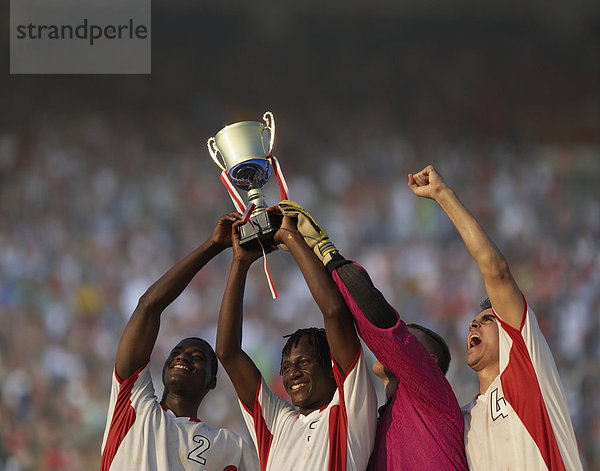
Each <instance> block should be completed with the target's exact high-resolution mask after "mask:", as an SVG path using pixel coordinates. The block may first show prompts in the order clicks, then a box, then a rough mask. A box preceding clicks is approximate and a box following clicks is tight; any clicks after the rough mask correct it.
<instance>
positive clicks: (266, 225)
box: [240, 210, 281, 248]
mask: <svg viewBox="0 0 600 471" xmlns="http://www.w3.org/2000/svg"><path fill="white" fill-rule="evenodd" d="M250 220H251V221H252V224H244V225H243V226H242V227H240V245H242V246H244V247H246V248H251V247H259V246H260V244H262V245H263V247H267V246H269V245H273V236H274V235H275V233H276V232H277V229H279V226H280V225H281V217H278V216H277V215H276V214H273V213H269V212H267V211H264V210H263V211H260V212H257V213H255V214H253V215H252V216H251V217H250ZM259 242H260V244H259Z"/></svg>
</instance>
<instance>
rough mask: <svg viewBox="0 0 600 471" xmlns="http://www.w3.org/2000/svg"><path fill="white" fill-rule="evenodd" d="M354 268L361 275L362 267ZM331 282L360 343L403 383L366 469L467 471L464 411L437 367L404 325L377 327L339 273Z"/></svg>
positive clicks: (379, 430)
mask: <svg viewBox="0 0 600 471" xmlns="http://www.w3.org/2000/svg"><path fill="white" fill-rule="evenodd" d="M355 265H356V266H357V267H359V268H360V269H361V270H362V267H360V265H358V264H355ZM365 275H366V272H365ZM366 276H368V275H366ZM333 279H334V280H335V282H336V284H337V285H338V287H339V289H340V291H341V292H342V294H343V295H344V299H345V300H346V303H347V304H348V306H349V307H350V310H351V311H352V314H353V316H354V319H355V320H356V325H357V327H358V331H359V333H360V336H361V338H362V339H363V340H364V342H365V344H366V345H367V347H369V349H370V350H371V351H372V352H373V354H374V355H375V357H377V359H378V360H379V361H380V362H381V364H383V365H384V366H385V367H386V368H387V369H388V370H390V371H391V372H392V373H393V374H394V375H395V376H396V377H397V378H398V380H399V383H398V387H397V388H396V391H395V392H394V395H393V396H392V398H391V402H390V403H389V404H388V406H387V407H386V409H385V412H384V413H383V415H382V416H381V418H380V419H379V421H378V423H377V435H376V439H375V448H374V450H373V454H372V456H371V461H370V463H369V468H368V469H369V470H372V471H385V470H389V471H395V470H414V471H417V470H419V471H423V470H444V471H446V470H466V469H468V468H467V460H466V458H465V450H464V445H463V420H462V416H461V412H460V408H459V406H458V402H457V400H456V397H455V395H454V392H453V391H452V387H451V386H450V384H449V383H448V381H447V380H446V377H445V376H444V374H443V373H442V371H441V370H440V368H439V366H438V365H437V364H436V363H435V362H434V361H433V359H432V358H431V357H430V356H429V354H428V353H427V351H426V350H425V348H424V347H423V346H422V345H421V343H420V342H419V341H418V340H417V339H416V338H415V337H414V336H413V335H412V334H411V333H410V332H409V331H408V328H407V327H406V324H405V323H404V322H402V320H400V319H398V322H397V323H396V325H394V326H393V327H391V328H389V329H380V328H378V327H376V326H374V325H373V324H371V323H370V322H369V321H368V320H367V319H366V318H365V316H364V314H363V312H362V311H361V309H360V308H359V306H358V304H357V302H356V300H355V299H354V297H353V295H352V293H350V291H349V289H348V288H347V286H346V285H345V284H344V282H343V281H342V279H341V278H340V276H339V275H338V273H337V272H335V271H334V272H333ZM360 294H361V295H368V293H360ZM356 295H357V296H358V295H359V294H358V293H357V294H356Z"/></svg>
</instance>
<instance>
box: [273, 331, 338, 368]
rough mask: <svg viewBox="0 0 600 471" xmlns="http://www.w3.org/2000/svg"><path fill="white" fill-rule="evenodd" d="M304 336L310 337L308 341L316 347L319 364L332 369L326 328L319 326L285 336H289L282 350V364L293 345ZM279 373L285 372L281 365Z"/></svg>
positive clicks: (296, 344) (285, 336)
mask: <svg viewBox="0 0 600 471" xmlns="http://www.w3.org/2000/svg"><path fill="white" fill-rule="evenodd" d="M302 337H306V338H308V343H309V344H310V345H312V346H314V347H315V352H316V353H317V360H318V362H319V364H320V365H321V366H323V367H325V368H329V369H331V352H330V351H329V343H327V336H326V335H325V329H322V328H317V327H308V328H306V329H298V330H297V331H296V332H294V333H293V334H288V335H284V336H283V338H284V339H285V338H287V342H286V343H285V345H284V346H283V350H282V351H281V364H283V359H284V357H286V356H288V355H289V354H290V352H291V350H292V347H294V348H295V347H297V346H298V342H299V341H300V339H301V338H302ZM279 374H281V375H282V374H283V369H282V368H281V367H280V369H279Z"/></svg>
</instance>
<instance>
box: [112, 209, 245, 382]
mask: <svg viewBox="0 0 600 471" xmlns="http://www.w3.org/2000/svg"><path fill="white" fill-rule="evenodd" d="M239 218H240V214H239V213H235V212H234V213H229V214H226V215H225V216H223V217H221V219H219V221H218V223H217V225H216V226H215V229H214V231H213V234H212V236H211V237H210V239H208V240H207V241H206V242H204V243H203V244H202V245H201V246H199V247H198V248H196V249H195V250H194V251H193V252H191V253H190V254H188V255H187V256H186V257H185V258H183V259H182V260H180V261H179V262H177V263H176V264H175V265H174V266H173V267H172V268H170V269H169V270H168V271H167V272H166V273H165V274H164V275H163V276H162V277H161V278H160V279H159V280H158V281H156V282H155V283H154V284H153V285H152V286H150V288H148V289H147V290H146V292H145V293H144V294H143V295H142V296H141V298H140V299H139V301H138V304H137V306H136V308H135V310H134V312H133V314H132V316H131V318H130V319H129V322H128V323H127V326H126V327H125V330H124V331H123V335H122V336H121V341H120V343H119V349H118V350H117V360H116V364H115V368H116V372H117V375H118V376H119V378H121V379H127V378H129V377H130V376H131V375H132V374H133V373H135V371H137V370H138V369H139V368H141V367H142V366H143V365H144V364H145V363H147V362H148V360H149V359H150V354H151V353H152V350H153V349H154V344H155V343H156V338H157V336H158V331H159V328H160V317H161V314H162V312H163V311H164V310H165V308H166V307H167V306H168V305H169V304H171V303H172V302H173V301H174V300H175V299H176V298H177V297H178V296H179V295H180V294H181V293H182V292H183V290H184V289H185V288H186V287H187V286H188V284H189V283H190V281H192V279H193V278H194V276H195V275H196V273H198V272H199V271H200V270H201V269H202V267H204V265H206V264H207V263H208V262H209V261H210V260H211V259H212V258H213V257H214V256H215V255H217V254H218V253H220V252H221V251H223V250H224V249H225V248H227V247H230V246H231V226H232V224H233V222H234V221H236V220H238V219H239Z"/></svg>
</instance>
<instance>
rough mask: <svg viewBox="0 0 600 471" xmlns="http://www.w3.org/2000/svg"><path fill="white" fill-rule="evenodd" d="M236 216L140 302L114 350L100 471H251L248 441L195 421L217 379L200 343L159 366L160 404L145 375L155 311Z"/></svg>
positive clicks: (208, 350) (226, 236)
mask: <svg viewBox="0 0 600 471" xmlns="http://www.w3.org/2000/svg"><path fill="white" fill-rule="evenodd" d="M240 216H241V215H240V214H239V213H230V214H228V215H225V216H223V217H222V218H221V219H220V220H219V222H218V223H217V225H216V227H215V229H214V231H213V234H212V236H211V238H210V239H209V240H207V241H206V242H205V243H204V244H202V245H201V246H200V247H198V248H197V249H196V250H194V251H193V252H191V253H190V254H189V255H188V256H187V257H185V258H183V259H182V260H181V261H179V262H178V263H177V264H175V265H174V266H173V267H172V268H171V269H170V270H169V271H167V272H166V273H165V274H164V275H163V276H162V277H161V278H160V279H159V280H158V281H156V282H155V283H154V284H153V285H152V286H151V287H150V288H148V290H147V291H146V292H145V293H144V295H143V296H142V297H141V298H140V300H139V302H138V305H137V307H136V308H135V311H134V312H133V314H132V316H131V318H130V319H129V322H128V323H127V326H126V327H125V330H124V332H123V335H122V337H121V342H120V344H119V349H118V351H117V359H116V363H115V370H114V374H113V381H112V391H111V398H110V405H109V411H108V420H107V425H106V430H105V433H104V439H103V442H102V459H101V465H100V469H101V470H102V471H108V470H111V471H117V470H123V471H125V470H127V471H129V470H132V469H144V470H149V471H159V470H164V471H168V470H173V469H178V470H197V469H205V470H211V471H242V470H248V471H255V470H258V459H257V455H256V452H255V450H254V447H253V446H252V445H251V444H249V443H246V442H245V441H244V440H242V438H241V437H239V436H238V435H236V434H235V433H233V432H231V431H229V430H226V429H220V428H212V427H210V426H208V425H207V424H206V423H204V422H202V421H201V420H200V419H199V418H198V416H197V414H198V407H199V406H200V403H201V402H202V400H203V399H204V396H205V395H206V394H207V393H208V392H209V391H210V390H211V389H213V388H214V387H215V385H216V382H217V378H216V374H217V358H216V356H215V352H214V351H213V349H212V347H211V346H210V345H209V344H208V343H207V342H206V341H204V340H202V339H199V338H196V337H189V338H186V339H183V340H182V341H181V342H179V343H178V344H177V345H176V346H175V347H174V348H173V350H172V351H171V353H170V354H169V356H168V357H167V359H166V361H165V363H164V366H163V373H162V379H163V384H164V394H163V396H162V400H161V401H159V400H158V397H157V396H156V394H155V391H154V386H153V384H152V379H151V376H150V371H149V361H150V355H151V353H152V350H153V349H154V344H155V342H156V338H157V336H158V331H159V327H160V318H161V314H162V312H163V311H164V309H165V308H166V307H167V306H168V305H169V304H171V303H172V302H173V301H174V300H175V299H176V298H177V297H178V296H179V295H180V294H181V293H182V292H183V290H184V289H185V288H186V287H187V286H188V284H189V283H190V282H191V281H192V279H193V278H194V276H195V275H196V273H198V272H199V271H200V270H201V269H202V267H204V265H206V264H207V263H208V262H209V261H210V260H211V259H212V258H213V257H215V256H216V255H217V254H218V253H220V252H221V251H223V250H224V249H225V248H227V247H230V246H231V226H232V224H233V222H234V221H236V220H238V219H240Z"/></svg>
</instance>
